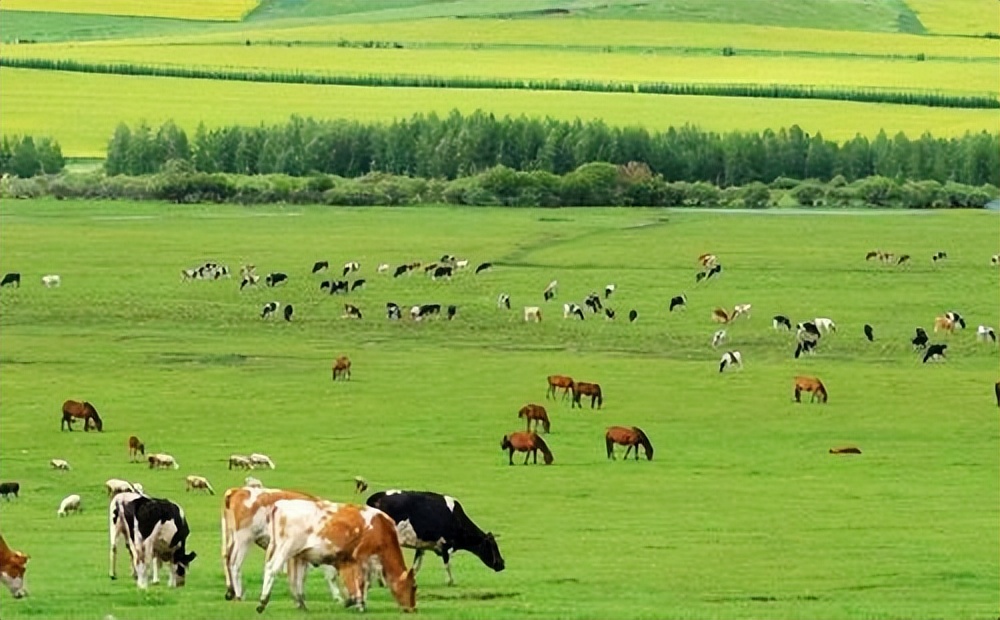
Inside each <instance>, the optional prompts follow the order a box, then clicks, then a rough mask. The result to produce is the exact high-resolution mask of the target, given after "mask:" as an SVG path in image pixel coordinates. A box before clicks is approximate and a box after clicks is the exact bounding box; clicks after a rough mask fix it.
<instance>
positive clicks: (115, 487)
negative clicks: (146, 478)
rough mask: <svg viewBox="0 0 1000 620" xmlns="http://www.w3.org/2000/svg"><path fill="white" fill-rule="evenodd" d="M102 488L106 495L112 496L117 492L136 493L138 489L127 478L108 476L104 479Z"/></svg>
mask: <svg viewBox="0 0 1000 620" xmlns="http://www.w3.org/2000/svg"><path fill="white" fill-rule="evenodd" d="M104 489H105V490H106V491H107V492H108V497H114V496H115V495H118V494H119V493H138V492H139V491H138V490H137V489H136V488H135V486H133V485H132V483H131V482H129V481H128V480H122V479H121V478H108V479H107V480H105V481H104Z"/></svg>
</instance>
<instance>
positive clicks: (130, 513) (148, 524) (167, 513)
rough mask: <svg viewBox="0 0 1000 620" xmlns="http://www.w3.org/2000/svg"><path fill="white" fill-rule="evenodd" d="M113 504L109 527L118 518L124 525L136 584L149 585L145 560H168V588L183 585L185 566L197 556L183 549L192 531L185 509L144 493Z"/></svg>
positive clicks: (114, 523)
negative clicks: (185, 515)
mask: <svg viewBox="0 0 1000 620" xmlns="http://www.w3.org/2000/svg"><path fill="white" fill-rule="evenodd" d="M129 497H131V496H129ZM112 506H113V508H112V514H111V521H112V526H115V525H116V524H117V522H118V519H121V520H122V521H124V524H125V532H126V540H127V541H128V548H129V552H130V554H131V555H132V557H133V559H134V563H135V564H134V566H135V569H136V577H137V585H138V586H139V587H140V588H142V589H146V587H147V586H148V583H147V581H146V566H147V563H149V562H152V561H156V562H162V561H165V562H169V563H170V585H171V587H178V586H183V585H184V580H185V575H186V573H187V570H188V567H189V566H190V565H191V562H193V561H194V559H195V557H196V555H197V554H196V553H194V552H191V553H187V552H186V551H185V549H184V545H185V544H186V543H187V538H188V535H190V533H191V530H190V528H189V527H188V523H187V519H186V518H185V517H184V510H183V509H181V507H180V506H178V505H177V504H175V503H173V502H171V501H170V500H166V499H156V498H152V497H147V496H145V495H140V496H138V497H135V498H134V499H131V500H130V501H127V502H121V503H119V502H115V503H114V504H112ZM119 510H120V512H119Z"/></svg>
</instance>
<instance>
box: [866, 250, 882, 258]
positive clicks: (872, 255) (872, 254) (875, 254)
mask: <svg viewBox="0 0 1000 620" xmlns="http://www.w3.org/2000/svg"><path fill="white" fill-rule="evenodd" d="M881 255H882V252H880V251H879V250H872V251H871V252H868V253H867V254H865V260H871V259H873V258H878V257H879V256H881Z"/></svg>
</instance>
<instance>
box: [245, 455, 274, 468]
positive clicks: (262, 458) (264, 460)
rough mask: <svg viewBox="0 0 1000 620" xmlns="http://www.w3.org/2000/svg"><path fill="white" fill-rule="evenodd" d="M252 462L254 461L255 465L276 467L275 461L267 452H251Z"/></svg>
mask: <svg viewBox="0 0 1000 620" xmlns="http://www.w3.org/2000/svg"><path fill="white" fill-rule="evenodd" d="M250 462H251V463H253V465H254V467H256V466H258V465H260V466H261V467H268V468H269V469H274V461H272V460H271V457H269V456H268V455H266V454H261V453H260V452H254V453H253V454H251V455H250Z"/></svg>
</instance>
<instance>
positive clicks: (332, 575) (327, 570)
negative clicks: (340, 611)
mask: <svg viewBox="0 0 1000 620" xmlns="http://www.w3.org/2000/svg"><path fill="white" fill-rule="evenodd" d="M322 570H323V576H324V577H325V578H326V584H327V585H328V586H329V587H330V596H332V597H333V600H334V601H336V602H337V603H341V604H343V603H344V596H343V594H342V593H341V592H340V585H339V584H338V583H337V577H338V572H337V569H336V568H335V567H333V566H330V565H329V564H324V565H323V567H322Z"/></svg>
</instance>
